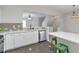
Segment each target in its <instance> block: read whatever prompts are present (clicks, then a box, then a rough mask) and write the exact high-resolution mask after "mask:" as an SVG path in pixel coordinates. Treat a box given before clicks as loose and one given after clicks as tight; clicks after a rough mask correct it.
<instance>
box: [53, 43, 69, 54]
mask: <svg viewBox="0 0 79 59" xmlns="http://www.w3.org/2000/svg"><path fill="white" fill-rule="evenodd" d="M54 49H55V52H59V53H65V52H67V53H69V50H68V46H67V45H65V44H62V43H58V44H56V45H54Z"/></svg>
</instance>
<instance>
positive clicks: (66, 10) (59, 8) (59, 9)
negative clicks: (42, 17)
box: [39, 5, 79, 14]
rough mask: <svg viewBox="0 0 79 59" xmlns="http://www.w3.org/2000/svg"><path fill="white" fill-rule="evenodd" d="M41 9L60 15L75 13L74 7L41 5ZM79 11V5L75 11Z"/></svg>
mask: <svg viewBox="0 0 79 59" xmlns="http://www.w3.org/2000/svg"><path fill="white" fill-rule="evenodd" d="M39 7H40V8H46V9H48V10H52V11H53V10H54V11H57V12H59V13H62V14H65V13H69V12H72V11H73V7H72V5H40V6H39ZM78 9H79V5H76V6H75V10H78Z"/></svg>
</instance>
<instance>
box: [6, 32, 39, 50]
mask: <svg viewBox="0 0 79 59" xmlns="http://www.w3.org/2000/svg"><path fill="white" fill-rule="evenodd" d="M37 42H38V32H37V31H32V32H19V33H10V34H7V35H6V38H5V51H6V50H10V49H14V48H18V47H22V46H25V45H29V44H33V43H37Z"/></svg>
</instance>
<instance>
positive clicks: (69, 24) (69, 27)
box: [64, 14, 79, 34]
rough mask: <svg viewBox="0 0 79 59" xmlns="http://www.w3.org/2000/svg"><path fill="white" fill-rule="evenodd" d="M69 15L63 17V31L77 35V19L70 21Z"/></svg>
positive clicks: (78, 20)
mask: <svg viewBox="0 0 79 59" xmlns="http://www.w3.org/2000/svg"><path fill="white" fill-rule="evenodd" d="M71 16H72V15H71V14H68V15H66V16H65V17H64V31H66V32H72V33H78V34H79V19H72V17H71Z"/></svg>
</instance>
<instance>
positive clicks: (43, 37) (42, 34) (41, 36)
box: [38, 30, 46, 43]
mask: <svg viewBox="0 0 79 59" xmlns="http://www.w3.org/2000/svg"><path fill="white" fill-rule="evenodd" d="M38 33H39V36H38V37H39V43H40V42H42V41H46V30H39V31H38Z"/></svg>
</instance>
